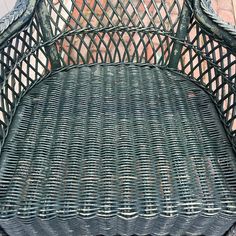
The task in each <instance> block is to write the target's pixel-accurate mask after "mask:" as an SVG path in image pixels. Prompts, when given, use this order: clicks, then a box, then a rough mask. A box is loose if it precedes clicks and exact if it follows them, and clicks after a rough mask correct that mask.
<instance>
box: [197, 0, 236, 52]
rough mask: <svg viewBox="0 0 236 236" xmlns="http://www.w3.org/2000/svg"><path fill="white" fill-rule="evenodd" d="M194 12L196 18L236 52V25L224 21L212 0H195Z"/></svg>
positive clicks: (203, 26)
mask: <svg viewBox="0 0 236 236" xmlns="http://www.w3.org/2000/svg"><path fill="white" fill-rule="evenodd" d="M193 12H194V15H195V17H196V20H197V21H198V22H199V24H200V25H201V26H202V28H203V29H205V30H207V31H208V32H209V33H210V34H212V35H213V36H214V37H215V38H218V40H223V41H224V43H225V44H226V46H228V47H229V48H231V49H232V50H233V51H234V52H236V27H234V26H232V25H230V24H229V23H226V22H224V21H223V20H222V19H221V18H220V17H219V16H218V15H217V14H216V12H215V11H214V9H213V8H212V5H211V0H194V1H193Z"/></svg>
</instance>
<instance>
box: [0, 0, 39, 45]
mask: <svg viewBox="0 0 236 236" xmlns="http://www.w3.org/2000/svg"><path fill="white" fill-rule="evenodd" d="M36 3H37V0H17V2H16V4H15V6H14V8H13V9H12V11H10V12H9V13H8V14H6V15H5V16H4V17H3V18H1V19H0V45H2V44H3V43H4V41H6V40H7V39H9V38H10V37H11V36H12V35H14V34H15V33H16V32H18V31H19V30H20V29H21V28H22V27H24V26H25V25H27V23H28V22H29V21H30V19H31V18H32V15H33V12H34V9H35V5H36Z"/></svg>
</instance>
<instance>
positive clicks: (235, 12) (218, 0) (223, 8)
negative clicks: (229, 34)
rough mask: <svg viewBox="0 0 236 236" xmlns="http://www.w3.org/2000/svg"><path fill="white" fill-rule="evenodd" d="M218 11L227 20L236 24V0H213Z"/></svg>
mask: <svg viewBox="0 0 236 236" xmlns="http://www.w3.org/2000/svg"><path fill="white" fill-rule="evenodd" d="M212 5H213V8H214V10H215V11H216V13H217V14H218V15H219V16H220V17H221V18H222V19H223V20H224V21H226V22H228V23H230V24H232V25H236V1H235V0H212Z"/></svg>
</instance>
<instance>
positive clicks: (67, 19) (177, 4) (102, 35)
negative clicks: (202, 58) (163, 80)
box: [39, 0, 183, 65]
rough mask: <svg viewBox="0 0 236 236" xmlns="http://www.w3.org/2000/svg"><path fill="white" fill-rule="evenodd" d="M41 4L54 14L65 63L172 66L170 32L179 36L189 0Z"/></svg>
mask: <svg viewBox="0 0 236 236" xmlns="http://www.w3.org/2000/svg"><path fill="white" fill-rule="evenodd" d="M41 2H42V4H43V5H44V9H45V10H46V11H47V14H48V16H49V17H48V19H49V21H50V23H49V25H50V28H51V29H50V30H51V37H52V38H55V37H57V42H56V44H57V51H59V56H60V60H61V61H63V63H64V64H65V65H68V64H70V65H71V64H78V63H80V64H81V63H102V62H106V63H109V62H140V63H153V64H161V65H166V64H168V61H169V58H170V55H171V48H172V47H173V40H172V39H171V37H170V36H175V35H176V32H177V29H178V22H179V21H180V17H181V11H182V7H183V0H168V1H167V0H42V1H41ZM39 7H40V8H41V9H42V8H43V7H42V5H41V6H39ZM43 14H45V11H44V13H43ZM43 18H45V17H42V21H44V20H43Z"/></svg>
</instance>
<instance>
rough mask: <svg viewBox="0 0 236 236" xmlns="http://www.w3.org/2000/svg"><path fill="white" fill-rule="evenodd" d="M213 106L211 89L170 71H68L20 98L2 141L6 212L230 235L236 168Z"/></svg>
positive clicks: (107, 230) (110, 227) (93, 224)
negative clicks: (6, 135) (4, 139)
mask: <svg viewBox="0 0 236 236" xmlns="http://www.w3.org/2000/svg"><path fill="white" fill-rule="evenodd" d="M215 117H217V112H216V109H215V107H214V105H213V103H212V101H211V99H210V98H209V96H208V95H207V94H206V93H205V92H204V91H203V90H202V89H200V88H199V87H198V86H197V85H196V84H194V83H193V82H191V81H188V80H186V79H185V78H184V77H182V76H179V75H177V74H175V73H173V72H170V71H166V70H163V69H159V68H155V67H153V68H151V67H147V66H145V67H140V66H137V65H117V66H91V67H88V66H84V67H81V68H78V69H77V68H75V69H71V70H69V71H68V72H61V73H60V74H58V75H56V76H54V77H53V78H51V79H47V80H44V81H42V82H41V83H40V84H38V85H36V86H35V87H34V88H33V89H32V90H31V91H29V92H28V93H27V94H26V95H25V96H24V98H23V99H22V101H21V103H20V104H19V105H18V109H17V112H16V114H15V117H14V120H13V122H12V125H11V128H10V130H9V134H8V138H7V140H6V142H5V145H4V147H3V151H2V157H3V158H4V160H5V163H4V165H2V168H1V173H2V180H5V182H4V185H3V188H2V190H3V191H2V193H1V194H2V204H1V212H0V214H1V216H2V217H4V216H5V218H6V219H7V220H8V221H10V222H11V221H12V220H13V219H14V218H15V217H17V218H19V219H25V220H30V222H31V225H30V226H29V225H26V226H25V230H26V232H27V231H28V232H30V231H32V232H37V233H40V232H41V231H42V230H44V231H45V232H47V234H50V230H51V228H53V229H54V230H55V232H57V233H59V231H60V230H59V229H60V227H59V225H60V224H63V221H62V219H64V220H67V221H68V222H69V220H70V219H71V218H72V219H74V220H75V221H76V220H77V222H78V226H75V225H70V224H69V223H68V222H67V221H66V222H67V224H68V225H69V226H68V228H69V229H70V230H72V231H76V232H77V235H97V234H98V233H99V234H102V235H115V234H117V233H121V234H125V235H131V234H134V233H136V234H138V235H146V234H149V233H153V234H158V235H159V234H166V233H168V232H171V233H173V234H174V233H175V234H176V235H182V234H183V233H184V232H189V233H195V234H196V233H198V234H199V235H200V234H203V233H205V235H215V234H216V232H217V233H219V232H221V234H223V233H224V232H225V231H226V229H228V228H229V227H230V225H232V222H233V220H234V219H235V218H236V208H235V204H236V199H235V198H234V195H233V191H234V189H233V188H234V186H233V185H232V184H231V183H230V178H229V176H230V177H231V178H232V176H236V168H235V165H234V154H233V152H232V148H231V145H230V143H229V141H228V139H227V137H226V135H225V132H224V130H223V129H222V125H221V123H220V120H219V119H215ZM215 130H217V132H215ZM4 190H5V191H4ZM36 217H37V218H36ZM38 217H39V218H41V219H44V220H45V222H47V225H48V226H47V227H42V225H41V224H42V223H41V224H40V223H39V222H38ZM60 218H61V220H60ZM15 220H16V219H14V221H15ZM106 221H107V223H106ZM186 222H187V223H186ZM64 223H65V222H64ZM54 224H55V225H54ZM32 225H34V227H32ZM216 225H217V227H216ZM147 226H148V227H147ZM31 227H32V228H31ZM20 228H21V227H20V226H19V229H20ZM30 228H31V229H30ZM42 228H43V229H42ZM62 232H63V231H62ZM24 235H26V234H24ZM29 235H32V233H29ZM61 235H66V232H63V233H62V234H61Z"/></svg>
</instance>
